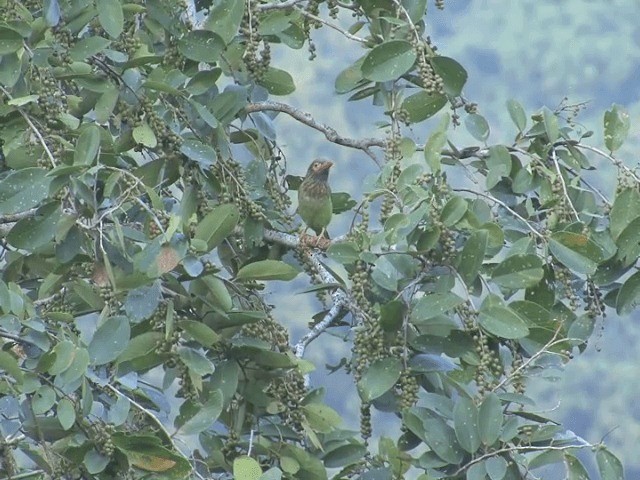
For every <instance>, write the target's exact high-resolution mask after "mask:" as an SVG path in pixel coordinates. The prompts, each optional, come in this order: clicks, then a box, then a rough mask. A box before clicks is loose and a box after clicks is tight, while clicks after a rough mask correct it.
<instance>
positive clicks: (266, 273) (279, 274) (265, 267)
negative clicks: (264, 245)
mask: <svg viewBox="0 0 640 480" xmlns="http://www.w3.org/2000/svg"><path fill="white" fill-rule="evenodd" d="M298 273H299V272H298V270H296V269H295V268H293V267H292V266H291V265H289V264H288V263H284V262H281V261H280V260H262V261H260V262H253V263H250V264H249V265H245V266H244V267H242V268H241V269H240V270H239V271H238V275H237V276H236V278H237V279H238V280H284V281H289V280H293V279H294V278H296V276H297V275H298Z"/></svg>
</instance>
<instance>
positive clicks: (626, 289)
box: [616, 272, 640, 315]
mask: <svg viewBox="0 0 640 480" xmlns="http://www.w3.org/2000/svg"><path fill="white" fill-rule="evenodd" d="M639 303H640V272H636V273H634V274H633V275H631V276H630V277H629V278H627V279H626V280H625V282H624V284H623V285H622V287H621V288H620V290H618V296H617V297H616V313H617V314H618V315H627V314H629V313H631V312H633V311H634V310H635V309H636V307H637V306H638V304H639Z"/></svg>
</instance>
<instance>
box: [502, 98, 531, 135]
mask: <svg viewBox="0 0 640 480" xmlns="http://www.w3.org/2000/svg"><path fill="white" fill-rule="evenodd" d="M507 110H508V111H509V116H510V117H511V120H513V123H515V124H516V127H518V130H520V132H524V129H525V128H526V127H527V116H526V115H525V113H524V108H522V105H520V104H519V103H518V102H517V101H515V100H512V99H510V100H507Z"/></svg>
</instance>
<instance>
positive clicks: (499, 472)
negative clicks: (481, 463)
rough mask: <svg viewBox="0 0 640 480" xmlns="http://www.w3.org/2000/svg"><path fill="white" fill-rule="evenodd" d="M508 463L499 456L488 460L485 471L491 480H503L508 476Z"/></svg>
mask: <svg viewBox="0 0 640 480" xmlns="http://www.w3.org/2000/svg"><path fill="white" fill-rule="evenodd" d="M507 466H508V464H507V461H506V460H505V459H504V458H502V457H501V456H499V455H494V456H493V457H489V458H487V460H486V461H485V469H486V470H487V473H488V474H489V478H490V479H491V480H502V479H503V478H504V476H505V475H506V474H507Z"/></svg>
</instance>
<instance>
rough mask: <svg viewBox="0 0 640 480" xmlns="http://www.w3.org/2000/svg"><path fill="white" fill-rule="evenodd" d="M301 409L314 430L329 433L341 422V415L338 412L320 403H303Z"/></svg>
mask: <svg viewBox="0 0 640 480" xmlns="http://www.w3.org/2000/svg"><path fill="white" fill-rule="evenodd" d="M302 411H303V412H304V417H305V418H306V419H307V421H308V422H309V426H310V427H311V428H313V431H314V432H321V433H329V432H331V431H333V430H335V429H336V428H338V427H339V426H340V425H341V424H342V417H340V415H339V414H338V412H336V411H335V410H334V409H333V408H331V407H330V406H328V405H324V404H322V403H309V404H307V405H303V406H302Z"/></svg>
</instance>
